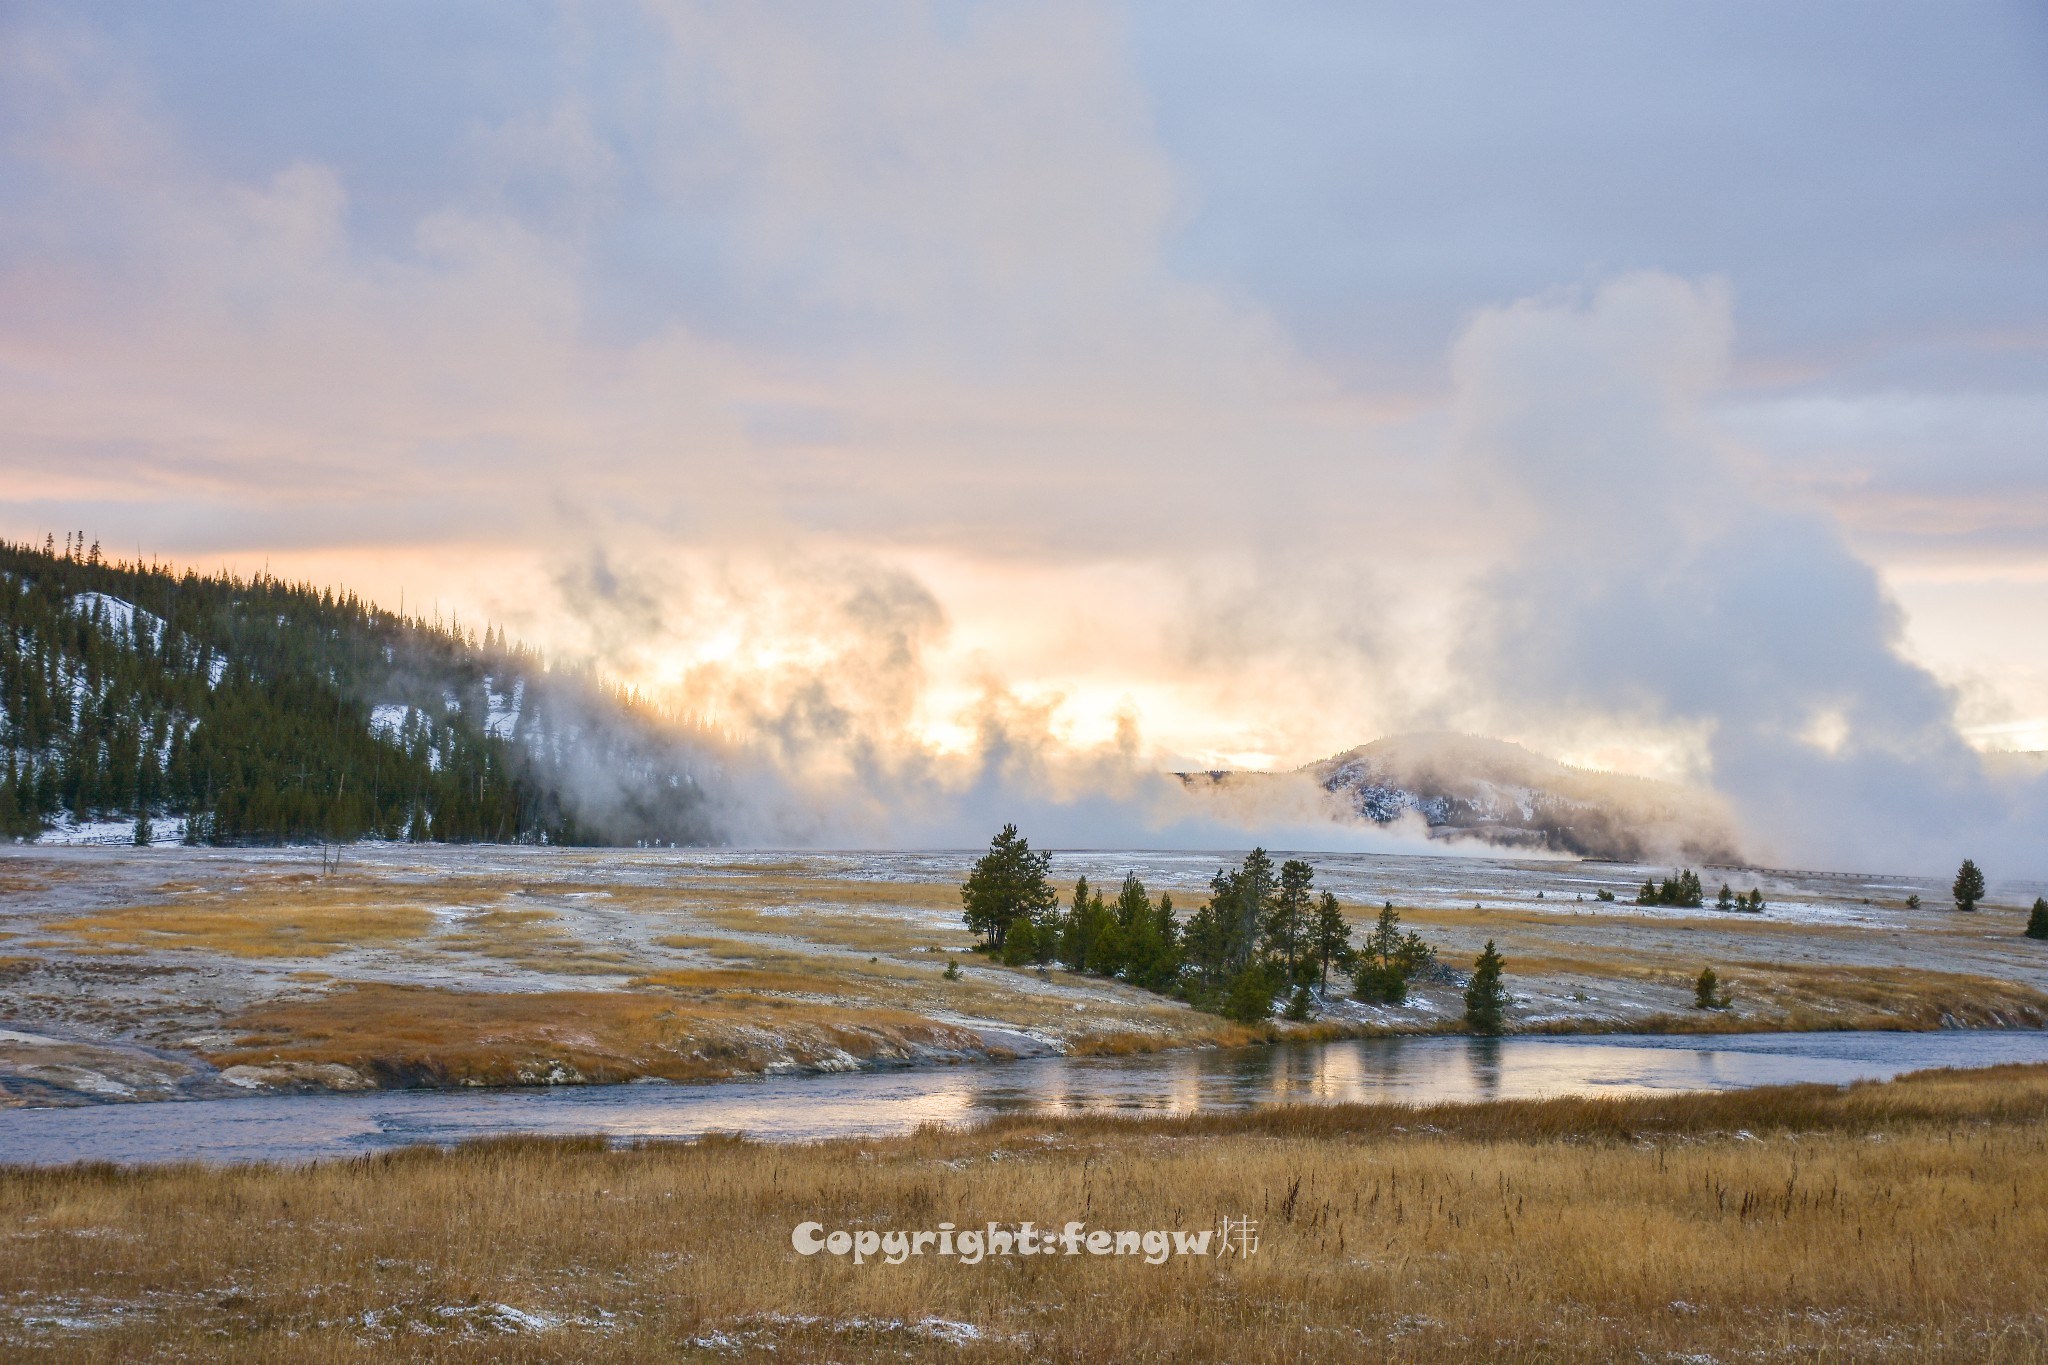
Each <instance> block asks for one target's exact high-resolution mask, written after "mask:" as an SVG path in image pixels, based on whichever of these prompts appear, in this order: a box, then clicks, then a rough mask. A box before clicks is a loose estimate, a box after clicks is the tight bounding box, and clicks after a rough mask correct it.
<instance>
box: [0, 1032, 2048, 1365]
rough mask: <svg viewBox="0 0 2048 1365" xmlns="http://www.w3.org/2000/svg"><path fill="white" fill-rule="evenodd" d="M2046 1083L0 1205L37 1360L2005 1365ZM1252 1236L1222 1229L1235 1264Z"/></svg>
mask: <svg viewBox="0 0 2048 1365" xmlns="http://www.w3.org/2000/svg"><path fill="white" fill-rule="evenodd" d="M2044 1124H2048V1067H2038V1066H2036V1067H2010V1068H2002V1069H1999V1070H1995V1071H1990V1072H1983V1073H1970V1074H1957V1073H1927V1074H1921V1075H1916V1076H1913V1077H1909V1078H1906V1079H1903V1080H1900V1081H1895V1082H1890V1083H1885V1084H1871V1085H1859V1086H1855V1087H1852V1088H1849V1089H1847V1090H1838V1089H1835V1088H1833V1087H1813V1086H1808V1087H1793V1088H1785V1089H1773V1090H1754V1091H1745V1092H1732V1093H1722V1094H1701V1095H1686V1096H1663V1097H1655V1098H1646V1099H1620V1100H1616V1099H1553V1100H1545V1101H1508V1102H1497V1103H1491V1104H1478V1105H1445V1106H1434V1107H1423V1108H1412V1107H1411V1108H1403V1107H1394V1106H1327V1107H1316V1108H1267V1109H1260V1110H1254V1111H1249V1112H1241V1113H1219V1114H1205V1115H1198V1116H1192V1117H1186V1118H1166V1119H1140V1120H1131V1119H1116V1118H1109V1117H1100V1116H1078V1117H1069V1118H1065V1119H1047V1118H1043V1117H1022V1118H1016V1119H1009V1120H1000V1121H997V1122H994V1123H991V1124H988V1125H984V1126H981V1127H978V1128H974V1129H971V1130H966V1131H941V1130H926V1131H923V1132H920V1133H917V1134H914V1135H910V1136H905V1137H899V1138H874V1139H860V1140H849V1141H839V1142H831V1143H824V1144H818V1145H813V1146H799V1147H790V1146H786V1145H756V1144H753V1143H748V1142H743V1141H735V1140H711V1141H703V1142H698V1143H692V1144H683V1145H677V1144H658V1145H652V1146H646V1147H642V1148H638V1149H634V1150H609V1149H607V1148H606V1147H605V1146H604V1145H603V1144H602V1143H601V1142H592V1141H569V1142H562V1141H540V1140H517V1141H501V1142H494V1143H485V1144H478V1145H473V1146H468V1147H464V1148H461V1149H458V1150H456V1151H453V1152H448V1153H442V1152H436V1151H431V1150H415V1151H408V1152H403V1153H399V1154H394V1155H388V1156H381V1157H375V1158H369V1159H363V1160H355V1161H346V1162H334V1163H326V1164H322V1165H318V1166H313V1167H302V1168H296V1169H281V1168H275V1167H239V1168H227V1169H207V1168H196V1167H173V1168H157V1169H147V1170H139V1171H123V1170H117V1169H113V1168H107V1167H96V1168H92V1167H89V1168H72V1169H67V1170H58V1171H48V1170H45V1171H19V1170H14V1171H5V1172H0V1222H4V1225H5V1226H7V1227H8V1228H10V1229H12V1230H13V1235H12V1236H11V1237H9V1238H7V1239H4V1240H0V1345H5V1346H6V1347H7V1349H8V1350H10V1351H27V1350H30V1349H33V1350H34V1351H35V1353H36V1358H38V1359H52V1360H81V1361H101V1360H104V1361H113V1360H131V1359H138V1358H145V1357H158V1356H161V1357H165V1358H176V1357H184V1358H205V1359H209V1360H224V1361H234V1360H265V1361H269V1360H317V1361H349V1360H365V1361H368V1360H388V1359H392V1358H394V1357H396V1356H399V1355H402V1356H403V1358H405V1359H408V1360H417V1361H469V1360H493V1361H515V1362H517V1361H539V1360H560V1359H565V1358H573V1359H577V1360H593V1361H619V1362H627V1361H641V1360H673V1359H706V1360H715V1359H722V1358H723V1359H729V1358H734V1357H736V1356H740V1355H742V1354H754V1353H765V1352H766V1351H768V1350H769V1349H770V1348H773V1349H774V1350H775V1351H776V1358H778V1359H794V1360H805V1359H837V1360H849V1361H852V1360H877V1359H889V1360H913V1361H915V1360H941V1359H943V1360H949V1361H960V1360H968V1361H972V1360H1011V1359H1020V1360H1021V1359H1062V1360H1083V1361H1105V1362H1107V1361H1119V1362H1121V1361H1131V1360H1136V1361H1149V1360H1175V1361H1207V1360H1232V1361H1278V1360H1304V1361H1324V1360H1327V1361H1343V1362H1352V1361H1356V1360H1358V1359H1361V1358H1382V1357H1387V1358H1399V1359H1403V1360H1413V1361H1466V1360H1471V1359H1475V1358H1482V1357H1483V1358H1487V1359H1494V1360H1523V1359H1542V1360H1611V1359H1615V1358H1618V1357H1636V1356H1638V1355H1641V1356H1644V1357H1647V1358H1650V1359H1659V1360H1669V1359H1694V1360H1697V1359H1702V1358H1706V1357H1712V1358H1715V1359H1719V1360H1730V1359H1737V1358H1745V1357H1749V1356H1754V1355H1760V1354H1768V1355H1771V1356H1774V1357H1777V1356H1789V1357H1793V1358H1799V1359H1821V1360H1826V1359H1870V1358H1884V1357H1888V1356H1892V1355H1898V1356H1910V1357H1912V1358H1913V1359H1915V1360H1965V1359H1966V1360H1971V1361H1986V1360H1991V1361H1996V1360H2015V1361H2017V1360H2031V1359H2036V1358H2039V1356H2040V1355H2041V1353H2042V1352H2043V1351H2044V1350H2048V1319H2044V1315H2043V1314H2042V1311H2041V1309H2040V1307H2039V1305H2040V1304H2041V1303H2043V1302H2044V1301H2048V1264H2044V1263H2043V1262H2042V1261H2041V1259H2040V1257H2039V1256H2038V1254H2037V1252H2038V1249H2039V1247H2040V1246H2041V1245H2042V1244H2043V1240H2044V1238H2048V1161H2044V1160H2043V1155H2044V1144H2043V1138H2042V1136H2041V1134H2042V1132H2043V1131H2044ZM1226 1217H1227V1218H1231V1219H1249V1220H1251V1221H1252V1222H1253V1223H1255V1224H1256V1225H1257V1227H1256V1236H1257V1242H1258V1245H1257V1250H1256V1252H1255V1253H1254V1254H1253V1255H1250V1256H1241V1255H1240V1256H1228V1257H1226V1256H1222V1255H1220V1254H1217V1252H1218V1250H1219V1246H1218V1245H1212V1247H1211V1250H1210V1254H1208V1255H1192V1254H1189V1255H1177V1256H1169V1257H1167V1258H1166V1259H1165V1260H1164V1261H1163V1263H1161V1264H1150V1263H1148V1260H1147V1258H1146V1257H1144V1256H1141V1255H1125V1256H1117V1255H1114V1254H1110V1255H1104V1256H1094V1255H1090V1254H1088V1252H1087V1250H1086V1248H1085V1246H1083V1248H1082V1250H1081V1251H1079V1252H1078V1253H1077V1254H1075V1255H1072V1256H1069V1255H1066V1254H1063V1253H1062V1254H1054V1255H1041V1256H1036V1257H1032V1258H1030V1259H1029V1260H1024V1259H1020V1258H1018V1257H1015V1256H1011V1257H1001V1256H997V1257H992V1258H989V1259H985V1260H983V1261H982V1262H980V1263H979V1264H974V1265H968V1264H963V1263H962V1258H961V1257H960V1256H958V1255H956V1256H954V1257H951V1258H946V1257H943V1256H941V1255H939V1254H938V1253H937V1248H936V1246H935V1245H927V1246H926V1248H925V1250H924V1252H922V1253H920V1254H919V1255H918V1256H915V1257H911V1258H908V1259H906V1260H905V1261H904V1262H903V1263H902V1264H899V1265H890V1264H887V1263H886V1260H885V1259H882V1258H876V1259H871V1260H868V1261H867V1263H865V1264H861V1265H855V1264H853V1262H852V1259H851V1257H850V1256H834V1255H832V1254H831V1253H830V1252H829V1251H826V1252H821V1253H820V1254H817V1255H814V1256H803V1255H799V1254H798V1253H797V1252H796V1251H795V1250H794V1249H793V1247H792V1243H791V1231H792V1229H793V1228H795V1227H796V1226H797V1225H798V1224H800V1223H803V1222H807V1221H815V1222H818V1223H819V1224H821V1225H822V1227H823V1228H825V1229H854V1230H860V1229H867V1230H872V1231H876V1232H883V1231H890V1230H909V1229H930V1228H936V1227H937V1226H938V1225H939V1224H940V1223H942V1222H949V1223H953V1224H955V1225H956V1226H957V1227H959V1228H968V1227H980V1226H984V1225H986V1224H987V1223H988V1222H990V1221H995V1222H999V1223H1002V1224H1005V1225H1012V1226H1013V1225H1014V1224H1016V1223H1017V1222H1019V1221H1020V1220H1027V1219H1028V1220H1033V1221H1035V1222H1036V1223H1037V1224H1038V1225H1039V1226H1040V1227H1044V1226H1046V1225H1048V1224H1052V1225H1060V1224H1063V1223H1064V1222H1065V1221H1067V1220H1069V1219H1072V1220H1078V1221H1082V1222H1084V1223H1085V1224H1086V1225H1087V1226H1088V1227H1089V1228H1100V1229H1106V1230H1121V1229H1147V1230H1180V1231H1185V1232H1195V1231H1199V1230H1202V1229H1210V1230H1214V1229H1215V1228H1216V1227H1217V1224H1218V1220H1220V1219H1222V1218H1226ZM1243 1232H1244V1230H1243V1228H1242V1227H1241V1225H1240V1226H1239V1227H1238V1233H1237V1235H1238V1236H1239V1238H1240V1241H1241V1240H1242V1236H1243Z"/></svg>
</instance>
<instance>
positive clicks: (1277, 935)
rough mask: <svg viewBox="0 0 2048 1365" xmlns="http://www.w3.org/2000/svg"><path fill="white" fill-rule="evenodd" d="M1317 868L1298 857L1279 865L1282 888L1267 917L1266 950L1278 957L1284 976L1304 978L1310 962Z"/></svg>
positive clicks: (1275, 896) (1292, 980)
mask: <svg viewBox="0 0 2048 1365" xmlns="http://www.w3.org/2000/svg"><path fill="white" fill-rule="evenodd" d="M1315 879H1316V870H1315V869H1314V868H1313V867H1310V866H1309V865H1308V864H1307V863H1305V862H1303V861H1302V860H1301V859H1299V858H1289V859H1288V860H1287V861H1286V862H1284V863H1282V864H1281V865H1280V883H1279V890H1278V892H1277V893H1276V894H1275V895H1274V897H1273V904H1272V908H1271V909H1270V910H1269V911H1268V912H1267V916H1266V935H1265V945H1266V950H1267V951H1268V952H1270V953H1271V954H1273V956H1274V957H1276V958H1278V959H1279V962H1280V966H1281V971H1282V974H1283V978H1284V979H1285V980H1287V981H1289V982H1295V981H1299V980H1301V979H1302V974H1303V969H1304V967H1305V966H1306V964H1307V963H1308V961H1309V953H1308V940H1309V936H1310V933H1311V931H1312V928H1313V925H1312V920H1311V916H1312V915H1313V914H1314V900H1313V899H1312V897H1313V894H1314V885H1315Z"/></svg>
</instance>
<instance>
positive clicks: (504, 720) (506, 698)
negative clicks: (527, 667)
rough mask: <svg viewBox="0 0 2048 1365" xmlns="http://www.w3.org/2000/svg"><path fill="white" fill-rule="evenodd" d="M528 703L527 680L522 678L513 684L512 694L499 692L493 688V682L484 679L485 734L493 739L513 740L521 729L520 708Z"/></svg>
mask: <svg viewBox="0 0 2048 1365" xmlns="http://www.w3.org/2000/svg"><path fill="white" fill-rule="evenodd" d="M525 701H526V679H524V678H520V679H518V680H516V681H515V682H514V683H513V684H512V690H511V691H510V692H497V691H493V690H492V688H491V680H490V679H489V678H485V679H484V704H485V707H486V714H485V716H484V733H485V734H486V735H489V736H490V737H491V738H492V739H511V738H512V737H513V736H514V735H515V734H516V733H517V732H518V729H519V708H520V707H521V705H523V704H524V703H525Z"/></svg>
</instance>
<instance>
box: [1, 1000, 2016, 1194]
mask: <svg viewBox="0 0 2048 1365" xmlns="http://www.w3.org/2000/svg"><path fill="white" fill-rule="evenodd" d="M2005 1062H2048V1032H2034V1031H2013V1032H1994V1031H1952V1032H1941V1033H1774V1034H1738V1035H1729V1036H1719V1037H1701V1036H1657V1037H1652V1036H1635V1035H1626V1036H1618V1035H1610V1036H1604V1037H1576V1038H1574V1037H1566V1038H1534V1037H1518V1038H1503V1039H1498V1040H1481V1039H1471V1038H1400V1039H1392V1038H1388V1039H1369V1040H1359V1041H1349V1042H1339V1043H1325V1044H1316V1045H1282V1046H1275V1047H1261V1048H1242V1049H1233V1050H1229V1051H1201V1052H1175V1053H1164V1054H1159V1055H1154V1056H1148V1057H1120V1058H1064V1057H1047V1058H1037V1059H1033V1060H1029V1061H1018V1062H1008V1063H1001V1064H994V1065H985V1066H959V1067H942V1068H927V1069H920V1070H897V1071H861V1072H850V1073H845V1074H840V1075H826V1076H818V1075H805V1076H781V1077H770V1078H765V1079H750V1080H736V1081H719V1082H712V1083H708V1084H697V1085H667V1084H656V1085H647V1084H636V1085H611V1086H565V1087H560V1088H555V1089H547V1090H494V1091H482V1090H477V1091H467V1090H464V1091H422V1090H414V1091H384V1092H379V1093H375V1094H369V1095H285V1096H267V1097H252V1098H249V1099H228V1100H203V1101H184V1102H178V1101H166V1102H160V1103H151V1104H115V1105H104V1106H97V1107H92V1108H82V1109H13V1110H0V1163H7V1164H27V1165H52V1164H60V1163H64V1162H73V1161H116V1162H126V1163H147V1162H168V1161H207V1162H239V1161H306V1160H313V1159H318V1158H329V1157H345V1156H359V1155H362V1154H364V1153H368V1152H377V1151H383V1150H387V1149H390V1148H394V1147H405V1146H411V1145H414V1144H418V1143H434V1144H442V1145H446V1144H451V1143H456V1142H461V1141H464V1140H466V1139H470V1138H481V1137H492V1136H501V1135H505V1134H512V1133H540V1134H553V1135H570V1134H597V1135H602V1136H605V1137H608V1138H611V1139H613V1140H615V1141H630V1140H632V1139H636V1138H689V1137H696V1136H700V1135H702V1134H705V1133H712V1132H727V1133H730V1132H743V1133H746V1134H748V1135H749V1136H751V1137H755V1138H761V1139H768V1140H776V1141H806V1140H812V1139H818V1138H831V1137H853V1136H864V1135H875V1134H888V1133H903V1132H908V1131H910V1130H912V1129H914V1128H916V1127H917V1126H918V1125H920V1124H926V1123H939V1124H968V1123H973V1122H975V1121H977V1120H980V1119H985V1118H989V1117H992V1116H995V1115H999V1114H1015V1113H1039V1114H1060V1113H1101V1112H1113V1113H1127V1114H1184V1113H1190V1112H1194V1111H1197V1110H1214V1109H1242V1108H1247V1107H1250V1106H1254V1105H1262V1104H1288V1103H1298V1104H1315V1103H1335V1102H1355V1103H1375V1102H1379V1103H1403V1104H1426V1103H1435V1102H1440V1101H1468V1100H1487V1099H1524V1098H1538V1097H1543V1096H1551V1095H1641V1094H1655V1093H1668V1092H1673V1091H1693V1090H1730V1089H1741V1088H1745V1087H1749V1086H1758V1085H1785V1084H1791V1083H1795V1082H1817V1083H1821V1084H1829V1085H1846V1084H1848V1083H1849V1082H1851V1081H1859V1080H1884V1079H1888V1078H1890V1077H1892V1076H1896V1075H1899V1074H1901V1073H1903V1072H1907V1071H1918V1070H1923V1069H1926V1068H1929V1067H1983V1066H1996V1065H1999V1064H2001V1063H2005Z"/></svg>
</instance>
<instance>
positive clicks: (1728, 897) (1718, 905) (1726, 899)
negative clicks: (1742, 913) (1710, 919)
mask: <svg viewBox="0 0 2048 1365" xmlns="http://www.w3.org/2000/svg"><path fill="white" fill-rule="evenodd" d="M1714 908H1715V909H1716V910H1733V909H1734V908H1735V891H1734V889H1733V888H1732V887H1730V886H1729V885H1728V883H1726V882H1722V883H1721V894H1720V895H1719V896H1717V897H1715V899H1714Z"/></svg>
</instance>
